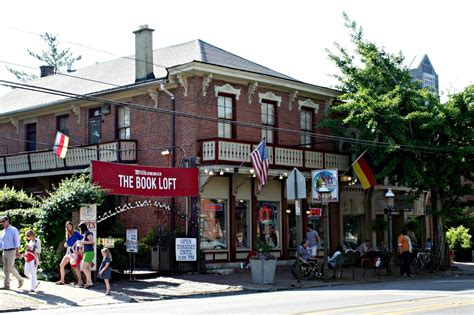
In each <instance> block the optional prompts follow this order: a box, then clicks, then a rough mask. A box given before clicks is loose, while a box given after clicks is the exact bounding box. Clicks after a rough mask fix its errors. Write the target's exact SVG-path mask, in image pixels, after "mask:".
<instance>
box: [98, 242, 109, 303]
mask: <svg viewBox="0 0 474 315" xmlns="http://www.w3.org/2000/svg"><path fill="white" fill-rule="evenodd" d="M100 252H101V253H102V263H101V264H100V267H99V278H101V279H102V280H104V283H105V295H110V279H112V254H111V253H110V250H109V249H108V248H103V249H102V250H101V251H100Z"/></svg>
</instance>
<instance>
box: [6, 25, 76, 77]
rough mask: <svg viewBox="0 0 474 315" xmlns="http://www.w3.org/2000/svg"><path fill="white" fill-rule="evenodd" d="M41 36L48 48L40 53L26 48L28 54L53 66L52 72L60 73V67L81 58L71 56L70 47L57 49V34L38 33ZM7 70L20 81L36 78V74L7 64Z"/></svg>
mask: <svg viewBox="0 0 474 315" xmlns="http://www.w3.org/2000/svg"><path fill="white" fill-rule="evenodd" d="M40 36H41V38H42V39H43V40H44V41H45V43H46V45H47V46H48V50H43V51H41V53H35V52H33V51H31V50H29V49H27V51H28V54H29V55H30V56H32V57H34V58H36V59H38V60H40V61H42V62H44V63H46V65H49V66H53V67H54V73H55V74H56V73H61V72H62V69H63V68H64V67H66V66H68V65H69V64H73V63H74V62H76V61H78V60H81V56H73V54H72V53H71V52H70V48H68V49H66V50H59V48H58V44H59V43H58V35H52V34H50V33H47V32H46V33H44V34H42V35H40ZM7 70H8V71H10V72H11V73H12V74H13V75H15V76H16V77H17V78H18V79H19V80H21V81H28V80H32V79H36V78H37V77H38V76H36V75H34V74H29V73H26V72H24V71H21V70H16V69H12V68H10V67H8V66H7Z"/></svg>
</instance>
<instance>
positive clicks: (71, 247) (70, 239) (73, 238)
mask: <svg viewBox="0 0 474 315" xmlns="http://www.w3.org/2000/svg"><path fill="white" fill-rule="evenodd" d="M64 230H65V232H66V241H65V243H64V247H66V248H67V249H66V254H65V255H64V257H63V259H62V260H61V263H60V264H59V273H60V276H61V278H60V279H59V281H58V282H56V284H59V285H63V284H64V278H65V276H66V269H65V268H66V265H67V264H69V263H71V260H72V259H73V258H74V254H75V252H77V250H76V249H75V246H76V245H75V244H76V242H77V241H79V240H82V238H83V236H82V235H81V233H79V232H78V231H76V230H74V224H73V223H72V222H71V221H67V222H66V224H65V225H64ZM71 268H72V270H74V273H75V274H76V276H77V285H78V286H82V277H81V271H80V270H79V266H78V265H77V264H75V265H74V266H73V264H71Z"/></svg>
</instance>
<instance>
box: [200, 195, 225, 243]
mask: <svg viewBox="0 0 474 315" xmlns="http://www.w3.org/2000/svg"><path fill="white" fill-rule="evenodd" d="M227 213H228V210H227V201H226V200H224V199H202V200H201V222H200V224H201V249H227V231H228V229H227V219H226V218H227Z"/></svg>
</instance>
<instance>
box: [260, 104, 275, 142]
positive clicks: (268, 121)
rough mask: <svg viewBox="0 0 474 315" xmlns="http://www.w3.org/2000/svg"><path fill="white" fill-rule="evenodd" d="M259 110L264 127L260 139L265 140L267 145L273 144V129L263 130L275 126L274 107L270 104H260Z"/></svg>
mask: <svg viewBox="0 0 474 315" xmlns="http://www.w3.org/2000/svg"><path fill="white" fill-rule="evenodd" d="M261 109H262V110H261V112H262V125H263V126H264V127H263V129H262V138H266V139H267V142H268V143H275V142H274V140H275V139H274V133H273V129H272V128H265V126H268V127H274V126H275V105H274V104H272V103H267V102H262V105H261Z"/></svg>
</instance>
